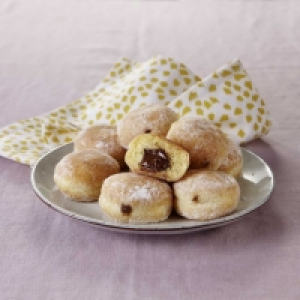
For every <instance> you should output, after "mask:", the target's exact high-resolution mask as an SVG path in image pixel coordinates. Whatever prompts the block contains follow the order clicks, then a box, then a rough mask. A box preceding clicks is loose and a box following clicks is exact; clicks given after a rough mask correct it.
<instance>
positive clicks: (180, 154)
mask: <svg viewBox="0 0 300 300" xmlns="http://www.w3.org/2000/svg"><path fill="white" fill-rule="evenodd" d="M125 162H126V163H127V165H128V166H129V168H130V170H131V171H132V172H135V173H139V174H144V175H148V176H152V177H156V178H160V179H164V180H166V181H168V182H174V181H177V180H179V179H180V178H181V177H182V176H183V175H184V174H185V172H186V171H187V169H188V167H189V154H188V152H187V151H186V150H184V149H183V148H182V147H180V146H178V145H176V144H174V143H172V142H170V141H168V140H167V139H165V138H163V137H160V136H157V135H154V134H141V135H139V136H137V137H135V138H134V139H133V140H132V141H131V142H130V143H129V148H128V150H127V152H126V155H125Z"/></svg>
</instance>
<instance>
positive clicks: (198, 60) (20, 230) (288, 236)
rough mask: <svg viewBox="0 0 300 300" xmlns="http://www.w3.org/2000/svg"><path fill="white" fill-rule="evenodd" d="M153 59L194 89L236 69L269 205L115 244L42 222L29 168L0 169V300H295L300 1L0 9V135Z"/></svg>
mask: <svg viewBox="0 0 300 300" xmlns="http://www.w3.org/2000/svg"><path fill="white" fill-rule="evenodd" d="M155 54H164V55H169V56H172V57H174V58H175V59H177V60H180V61H182V62H183V63H185V64H186V65H188V66H189V67H190V68H191V69H192V70H193V71H194V72H197V73H198V74H199V75H200V76H206V75H207V74H209V73H210V72H211V71H213V70H214V69H215V68H218V67H219V66H221V65H223V64H224V63H226V62H227V61H229V60H231V59H233V58H235V57H238V58H240V59H241V61H242V62H243V64H244V66H245V68H246V70H247V71H248V73H249V74H250V76H251V78H252V80H253V81H254V83H255V84H256V86H257V87H258V89H259V91H260V93H261V94H262V95H263V96H264V98H265V100H266V103H267V105H268V107H269V110H270V112H271V115H272V119H273V127H272V130H271V132H270V134H269V135H267V136H266V137H265V138H264V139H263V140H256V141H254V142H252V143H250V144H248V145H247V148H248V149H250V150H252V151H254V152H255V153H256V154H258V155H260V156H261V157H262V158H263V159H264V160H265V161H266V162H267V163H268V164H269V165H270V167H271V168H272V170H273V171H274V174H275V179H276V187H275V191H274V193H273V195H272V197H271V199H270V200H269V201H268V202H267V203H266V204H265V205H263V206H262V207H261V208H259V209H257V210H256V211H255V212H253V213H251V214H249V215H248V216H246V217H245V218H243V219H241V220H239V221H238V222H235V223H232V224H231V225H228V226H225V227H222V228H219V229H214V230H210V231H206V232H198V233H192V234H186V235H170V236H147V235H130V234H120V233H112V232H108V231H105V230H101V229H98V228H95V227H91V226H88V225H86V224H83V223H81V222H78V221H76V220H73V219H70V218H68V217H65V216H63V215H61V214H59V213H57V212H55V211H53V210H51V209H49V208H48V207H47V206H46V205H44V204H42V202H41V201H38V199H37V197H36V196H35V194H34V192H33V191H32V189H31V185H30V181H29V176H30V168H29V167H28V166H24V165H21V164H19V163H16V162H13V161H9V160H7V159H4V158H1V157H0V216H1V218H0V237H1V240H0V299H3V300H4V299H5V300H6V299H22V300H23V299H30V300H34V299H64V300H65V299H73V300H75V299H123V300H127V299H128V300H139V299H172V300H176V299H251V300H252V299H300V275H299V274H300V184H299V178H300V172H299V170H300V133H299V132H300V110H299V103H300V102H299V101H300V83H299V82H300V81H299V78H300V5H299V1H296V0H295V1H284V0H282V1H280V0H277V1H276V0H273V1H272V0H269V1H267V0H266V1H263V0H261V1H259V0H256V1H255V0H249V1H248V0H247V1H246V0H245V1H243V0H224V1H223V0H210V1H209V0H206V1H205V0H199V1H175V0H174V1H171V0H169V1H162V0H161V1H154V0H153V1H150V0H149V1H129V0H128V1H99V0H87V1H80V0H76V1H71V0H66V1H60V0H52V1H38V0H32V1H17V0H1V2H0V116H1V117H0V127H2V126H5V125H7V124H9V123H12V122H14V121H16V120H19V119H23V118H27V117H31V116H35V115H38V114H41V113H44V112H47V111H49V110H51V109H54V108H56V107H57V106H60V105H63V104H66V103H68V102H70V101H72V100H76V99H77V98H78V97H80V96H82V95H83V94H84V93H85V92H87V91H89V90H90V89H92V88H93V87H94V86H96V85H97V84H98V83H99V82H100V80H101V79H102V78H103V77H104V75H105V74H106V73H107V72H108V71H109V69H110V68H111V66H112V65H113V63H114V62H115V61H116V60H117V59H118V58H119V57H121V56H126V57H129V58H131V59H133V60H135V61H141V60H146V59H148V58H150V57H151V56H153V55H155Z"/></svg>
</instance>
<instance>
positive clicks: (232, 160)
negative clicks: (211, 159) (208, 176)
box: [218, 139, 243, 178]
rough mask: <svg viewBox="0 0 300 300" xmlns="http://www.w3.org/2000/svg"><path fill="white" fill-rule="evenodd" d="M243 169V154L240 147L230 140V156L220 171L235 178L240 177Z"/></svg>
mask: <svg viewBox="0 0 300 300" xmlns="http://www.w3.org/2000/svg"><path fill="white" fill-rule="evenodd" d="M242 169H243V154H242V150H241V148H240V146H239V145H238V144H237V143H235V142H234V141H232V140H231V139H228V154H227V156H226V158H225V159H224V160H223V161H222V163H221V166H220V167H219V169H218V170H219V171H223V172H225V173H227V174H230V175H232V176H233V177H236V178H237V177H239V176H240V174H241V172H242Z"/></svg>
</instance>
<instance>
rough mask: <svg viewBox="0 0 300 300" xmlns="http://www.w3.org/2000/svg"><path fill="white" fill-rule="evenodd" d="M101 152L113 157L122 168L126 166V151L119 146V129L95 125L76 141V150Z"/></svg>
mask: <svg viewBox="0 0 300 300" xmlns="http://www.w3.org/2000/svg"><path fill="white" fill-rule="evenodd" d="M87 149H94V150H99V151H101V152H103V153H106V154H108V155H110V156H112V157H113V158H114V159H116V160H117V161H118V163H119V164H120V167H121V168H122V167H123V166H124V156H125V152H126V150H125V149H124V148H123V147H122V146H121V145H120V144H119V141H118V135H117V127H116V126H112V125H94V126H90V127H87V128H85V129H83V130H82V131H81V132H79V134H78V135H77V136H76V138H75V139H74V150H75V151H81V150H87Z"/></svg>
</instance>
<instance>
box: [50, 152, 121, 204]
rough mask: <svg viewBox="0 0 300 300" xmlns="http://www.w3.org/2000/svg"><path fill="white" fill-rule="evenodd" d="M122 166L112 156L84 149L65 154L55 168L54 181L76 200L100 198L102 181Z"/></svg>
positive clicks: (64, 192)
mask: <svg viewBox="0 0 300 300" xmlns="http://www.w3.org/2000/svg"><path fill="white" fill-rule="evenodd" d="M119 171H120V166H119V164H118V162H117V161H116V160H115V159H114V158H112V157H111V156H109V155H107V154H105V153H101V152H100V151H97V150H82V151H78V152H73V153H69V154H67V155H66V156H64V157H63V158H62V159H61V160H60V161H59V162H58V164H57V165H56V166H55V169H54V182H55V183H56V185H57V187H58V188H59V190H60V191H61V192H62V193H63V194H64V195H66V196H67V197H68V198H71V199H72V200H75V201H94V200H97V199H98V198H99V195H100V190H101V186H102V183H103V181H104V179H105V178H107V177H108V176H110V175H112V174H115V173H118V172H119Z"/></svg>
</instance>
